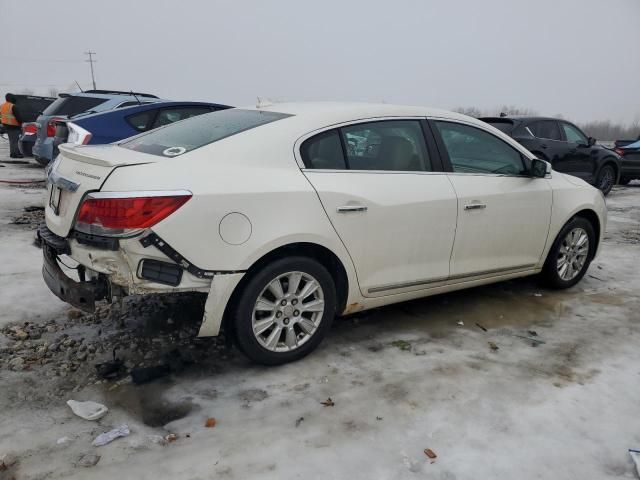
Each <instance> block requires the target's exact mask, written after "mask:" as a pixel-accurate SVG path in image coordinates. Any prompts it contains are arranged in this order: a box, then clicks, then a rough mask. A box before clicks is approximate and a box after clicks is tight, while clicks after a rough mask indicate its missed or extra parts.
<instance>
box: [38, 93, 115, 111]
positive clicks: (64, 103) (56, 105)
mask: <svg viewBox="0 0 640 480" xmlns="http://www.w3.org/2000/svg"><path fill="white" fill-rule="evenodd" d="M106 101H107V99H106V98H96V97H60V98H58V99H57V100H56V101H55V102H53V103H52V104H51V105H49V106H48V107H47V109H46V110H45V111H44V112H43V113H44V115H69V116H70V115H76V114H78V113H82V112H86V111H88V110H91V109H92V108H95V107H97V106H98V105H100V104H102V103H104V102H106Z"/></svg>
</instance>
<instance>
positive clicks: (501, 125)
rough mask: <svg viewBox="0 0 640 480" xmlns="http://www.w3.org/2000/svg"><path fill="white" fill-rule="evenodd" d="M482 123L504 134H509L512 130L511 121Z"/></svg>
mask: <svg viewBox="0 0 640 480" xmlns="http://www.w3.org/2000/svg"><path fill="white" fill-rule="evenodd" d="M484 122H486V123H488V124H489V125H491V126H492V127H494V128H497V129H498V130H501V131H503V132H504V133H509V132H511V130H513V122H512V121H511V120H484Z"/></svg>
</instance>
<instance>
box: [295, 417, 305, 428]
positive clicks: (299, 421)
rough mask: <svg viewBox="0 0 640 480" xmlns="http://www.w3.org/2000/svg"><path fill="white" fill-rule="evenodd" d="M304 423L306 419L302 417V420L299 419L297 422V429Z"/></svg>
mask: <svg viewBox="0 0 640 480" xmlns="http://www.w3.org/2000/svg"><path fill="white" fill-rule="evenodd" d="M302 422H304V417H300V418H298V419H297V420H296V427H299V426H300V424H301V423H302Z"/></svg>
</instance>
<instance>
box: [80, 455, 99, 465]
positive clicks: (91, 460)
mask: <svg viewBox="0 0 640 480" xmlns="http://www.w3.org/2000/svg"><path fill="white" fill-rule="evenodd" d="M99 461H100V455H94V454H92V453H87V454H85V455H82V456H81V457H80V458H79V459H78V461H77V462H76V465H77V466H78V467H93V466H95V465H96V464H97V463H98V462H99Z"/></svg>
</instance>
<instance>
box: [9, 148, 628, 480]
mask: <svg viewBox="0 0 640 480" xmlns="http://www.w3.org/2000/svg"><path fill="white" fill-rule="evenodd" d="M8 160H9V159H8V155H7V152H6V142H4V141H1V140H0V165H2V166H3V167H2V168H0V179H3V180H8V179H13V180H20V181H34V182H36V183H22V184H18V185H9V184H7V183H0V244H1V245H2V249H0V412H2V413H1V414H0V479H2V480H5V479H10V478H16V479H18V480H19V479H61V478H65V479H66V478H82V479H109V480H112V479H113V478H118V477H120V478H137V479H161V478H172V479H176V478H180V479H205V478H225V479H248V478H273V479H283V478H322V479H326V478H340V479H342V478H352V479H360V478H361V479H371V478H379V479H393V478H399V479H404V478H437V479H447V480H453V479H477V478H487V479H488V478H491V479H509V480H511V479H513V478H553V479H575V478H581V479H590V478H598V479H603V478H618V477H622V478H634V467H633V463H632V461H631V459H630V458H629V456H628V453H627V449H628V448H636V449H637V448H639V447H640V407H639V405H640V404H639V402H638V397H639V394H640V387H639V385H640V349H639V348H638V345H639V343H640V314H639V313H638V311H639V310H640V271H639V268H638V266H639V265H640V245H639V243H640V210H638V208H637V205H638V204H639V203H640V184H639V183H637V182H636V183H635V184H634V183H632V184H630V185H629V186H628V187H616V188H615V189H614V190H613V192H612V193H611V195H610V196H609V197H608V199H607V204H608V208H609V214H610V216H609V225H608V227H607V234H606V239H605V243H604V245H603V248H602V251H601V254H600V256H599V257H598V258H597V259H596V260H595V261H594V262H593V264H592V265H591V268H590V270H589V272H588V274H587V276H586V277H585V278H584V280H583V281H582V282H581V283H580V284H579V285H577V286H576V287H574V288H573V289H571V290H568V291H562V292H557V291H549V290H545V289H543V288H541V287H540V286H539V285H538V284H537V283H536V280H535V279H524V280H517V281H511V282H506V283H501V284H497V285H492V286H487V287H481V288H476V289H472V290H467V291H462V292H457V293H453V294H447V295H440V296H436V297H431V298H428V299H424V300H419V301H414V302H410V303H404V304H400V305H395V306H391V307H388V308H382V309H378V310H375V311H371V312H366V313H364V314H362V315H359V316H356V317H350V318H344V319H340V320H337V321H336V322H335V323H334V326H333V328H332V331H331V333H330V334H329V336H328V337H327V339H326V340H325V341H324V343H323V344H322V345H321V346H320V348H319V349H318V350H317V351H316V352H315V353H313V354H312V355H310V356H309V357H307V358H306V359H304V360H302V361H299V362H297V363H294V364H290V365H285V366H282V367H278V368H266V367H259V366H255V365H252V364H250V363H249V362H248V361H247V360H245V359H244V357H242V356H241V355H240V354H239V353H238V352H237V351H236V350H235V349H233V348H232V347H230V346H228V345H227V342H226V341H225V339H224V337H220V338H213V339H196V338H195V337H194V334H195V331H196V330H197V327H198V321H199V318H200V309H201V308H202V304H201V302H202V299H201V298H193V297H189V296H185V297H178V298H169V299H168V298H165V297H149V298H144V299H142V298H135V297H134V298H128V299H127V300H126V301H125V302H124V305H123V307H122V309H121V310H120V309H115V308H111V307H110V306H109V305H102V306H100V308H99V309H98V310H97V312H96V313H95V314H94V315H87V314H84V313H82V312H79V311H77V310H75V309H72V308H70V307H69V306H67V305H66V304H64V303H62V302H61V301H59V300H58V299H57V298H56V297H55V296H53V295H52V294H51V293H50V292H49V291H48V290H47V288H46V286H45V284H44V283H43V281H42V279H41V274H40V268H41V255H42V253H41V250H40V249H39V248H38V246H37V244H36V243H35V242H34V239H35V234H34V228H35V227H36V225H37V223H38V222H40V221H41V219H42V210H41V208H39V207H41V206H42V202H43V198H44V189H43V184H42V183H37V181H38V180H42V179H43V178H44V173H43V170H42V169H41V168H37V167H35V165H34V164H33V163H15V162H9V161H8ZM114 350H115V357H116V358H117V359H118V360H119V361H121V363H122V367H121V369H120V371H118V372H116V374H115V375H114V378H112V379H108V380H105V379H103V378H101V377H100V376H99V375H98V373H97V370H96V368H95V364H99V363H105V362H109V361H111V360H113V358H114ZM158 366H164V368H166V371H164V372H163V374H162V375H161V376H160V378H157V379H155V380H153V381H149V382H147V383H144V384H141V385H136V384H134V383H133V382H132V378H131V376H130V375H128V374H127V372H128V371H130V370H131V369H137V368H142V369H144V368H149V367H151V370H146V371H147V372H149V371H150V372H154V370H153V368H154V367H158ZM152 376H153V375H152ZM69 399H74V400H79V401H82V400H93V401H96V402H99V403H102V404H104V405H106V406H107V407H108V408H109V412H108V413H107V415H106V416H104V417H103V418H101V419H100V420H97V421H87V420H83V419H81V418H79V417H77V416H75V415H74V414H73V413H72V411H71V409H70V408H69V407H68V406H67V405H66V401H67V400H69ZM212 418H213V419H215V421H211V419H212ZM123 424H126V425H127V426H128V428H129V430H130V434H129V435H128V436H126V437H123V438H117V439H115V440H114V441H113V442H111V443H109V444H107V445H105V446H100V447H94V446H92V441H93V440H94V439H95V438H96V437H97V436H98V435H100V434H102V433H105V432H108V431H110V430H112V429H114V428H117V427H119V426H121V425H123ZM206 425H209V427H207V426H206ZM211 425H213V426H211ZM427 450H429V452H430V453H427ZM432 454H433V455H435V457H434V458H432Z"/></svg>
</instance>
